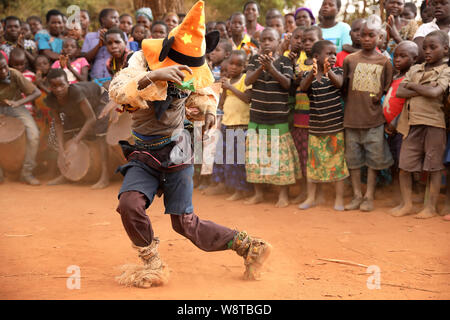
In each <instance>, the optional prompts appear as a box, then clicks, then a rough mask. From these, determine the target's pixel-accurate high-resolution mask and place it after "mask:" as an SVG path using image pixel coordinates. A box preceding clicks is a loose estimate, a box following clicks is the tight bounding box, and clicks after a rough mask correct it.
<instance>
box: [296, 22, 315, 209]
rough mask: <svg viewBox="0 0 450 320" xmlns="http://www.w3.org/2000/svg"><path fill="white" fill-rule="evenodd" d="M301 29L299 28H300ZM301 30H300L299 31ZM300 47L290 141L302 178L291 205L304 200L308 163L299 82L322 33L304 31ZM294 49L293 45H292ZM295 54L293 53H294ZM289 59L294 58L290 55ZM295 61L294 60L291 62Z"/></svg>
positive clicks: (305, 108)
mask: <svg viewBox="0 0 450 320" xmlns="http://www.w3.org/2000/svg"><path fill="white" fill-rule="evenodd" d="M300 28H301V27H300ZM300 30H301V29H300ZM297 32H299V31H297V29H296V30H295V31H294V33H293V35H292V39H291V40H292V41H295V38H296V37H297V36H298V34H297ZM300 32H301V31H300ZM301 40H302V43H301V46H302V48H303V50H304V51H302V53H300V56H299V58H298V60H297V61H296V62H295V63H294V65H295V67H294V73H295V76H294V81H293V83H292V86H293V87H295V88H292V89H293V90H292V91H295V93H294V94H295V107H294V125H293V128H292V129H291V135H292V139H294V143H295V147H296V149H297V152H298V157H299V161H300V167H301V170H302V176H303V178H302V179H301V181H300V190H301V192H300V194H299V195H298V197H297V198H295V199H294V200H293V203H295V204H298V203H300V202H301V201H302V199H304V195H305V192H306V166H307V162H308V126H309V98H308V95H307V94H306V93H305V92H302V91H301V90H300V81H301V79H302V76H303V73H304V72H307V71H311V70H312V68H313V55H312V47H313V45H314V44H315V43H316V42H317V41H320V40H322V31H321V30H320V28H319V27H317V26H312V27H309V28H306V29H304V31H303V33H302V39H301ZM292 47H293V48H294V49H295V47H296V45H295V43H293V44H292ZM294 52H295V51H294ZM290 58H291V59H292V58H295V56H294V55H293V54H292V52H291V54H290ZM293 61H295V60H293Z"/></svg>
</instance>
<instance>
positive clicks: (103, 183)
mask: <svg viewBox="0 0 450 320" xmlns="http://www.w3.org/2000/svg"><path fill="white" fill-rule="evenodd" d="M107 186H109V179H100V180H98V182H97V183H96V184H94V185H92V186H91V189H92V190H99V189H105V188H106V187H107Z"/></svg>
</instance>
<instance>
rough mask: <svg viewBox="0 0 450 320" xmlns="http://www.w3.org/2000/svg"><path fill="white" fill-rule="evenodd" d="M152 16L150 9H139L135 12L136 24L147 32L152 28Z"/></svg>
mask: <svg viewBox="0 0 450 320" xmlns="http://www.w3.org/2000/svg"><path fill="white" fill-rule="evenodd" d="M152 21H153V14H152V9H150V8H140V9H138V10H137V11H136V24H142V25H144V26H145V28H146V29H148V31H150V29H151V28H152Z"/></svg>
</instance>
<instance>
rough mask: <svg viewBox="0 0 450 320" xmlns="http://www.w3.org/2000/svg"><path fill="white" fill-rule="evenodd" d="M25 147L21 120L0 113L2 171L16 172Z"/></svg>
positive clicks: (25, 142)
mask: <svg viewBox="0 0 450 320" xmlns="http://www.w3.org/2000/svg"><path fill="white" fill-rule="evenodd" d="M26 147H27V140H26V135H25V126H24V125H23V123H22V121H20V120H19V119H18V118H13V117H7V116H3V115H0V167H1V168H2V169H3V171H5V172H10V173H17V172H19V171H20V170H21V169H22V165H23V160H24V159H25V152H26Z"/></svg>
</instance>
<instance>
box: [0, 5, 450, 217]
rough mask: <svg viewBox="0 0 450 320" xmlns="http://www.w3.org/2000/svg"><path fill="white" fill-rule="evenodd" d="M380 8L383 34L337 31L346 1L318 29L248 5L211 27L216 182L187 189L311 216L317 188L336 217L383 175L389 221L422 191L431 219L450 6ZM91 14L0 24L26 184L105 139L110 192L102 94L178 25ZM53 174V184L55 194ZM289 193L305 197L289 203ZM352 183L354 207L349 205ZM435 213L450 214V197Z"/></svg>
mask: <svg viewBox="0 0 450 320" xmlns="http://www.w3.org/2000/svg"><path fill="white" fill-rule="evenodd" d="M384 8H385V16H386V22H385V23H382V21H381V19H380V18H379V17H378V16H370V17H367V18H365V19H363V18H361V19H356V20H353V21H352V24H351V26H349V25H348V24H347V23H345V22H341V21H338V20H337V17H338V14H339V12H340V10H341V1H340V0H323V2H322V5H321V8H320V11H319V14H318V16H317V17H315V16H314V14H313V12H312V11H311V10H310V9H309V8H305V7H301V8H298V9H297V10H295V11H294V12H290V13H286V14H284V15H283V14H282V13H281V12H280V11H279V10H277V9H269V10H268V11H267V12H266V16H265V26H263V25H261V24H260V23H259V22H258V19H259V18H260V14H261V10H260V6H259V3H258V2H257V1H248V2H247V3H246V4H245V5H244V6H243V8H242V12H235V13H233V14H232V15H231V16H230V18H229V19H228V20H227V21H210V22H208V23H207V26H206V27H207V32H210V31H214V30H215V31H217V32H219V34H220V41H219V43H218V45H217V47H216V48H215V50H214V51H212V52H211V53H209V54H208V56H207V59H208V65H209V66H210V68H211V71H212V72H213V75H214V78H215V80H216V82H217V83H219V84H220V86H221V97H220V102H219V106H218V110H217V121H216V130H217V131H218V132H220V133H221V136H222V137H223V138H222V139H219V142H218V143H217V145H216V146H215V148H212V149H211V148H210V150H214V152H213V153H214V154H213V156H215V163H214V165H213V168H212V170H206V171H207V172H206V171H205V170H202V173H203V174H200V170H197V171H199V172H196V174H195V175H194V179H195V182H196V185H197V186H200V187H199V188H200V189H204V191H203V192H205V194H207V195H215V194H221V193H226V192H230V193H231V195H230V196H229V198H227V199H228V200H233V201H234V200H241V199H245V203H247V204H256V203H260V202H262V201H264V199H265V196H264V192H265V191H267V190H268V189H270V190H275V189H276V190H278V192H279V193H278V200H277V203H276V206H277V207H286V206H288V205H289V203H297V204H299V208H300V209H304V210H306V209H309V208H311V207H313V206H315V205H316V204H318V203H320V201H321V197H323V194H322V191H321V189H323V188H321V185H322V183H324V182H333V183H334V184H335V190H336V196H335V202H334V209H335V210H336V211H342V210H361V211H372V210H373V209H374V197H375V190H376V188H377V183H378V182H379V175H380V174H379V172H383V173H384V174H385V175H386V174H387V175H389V176H390V177H392V179H393V180H392V181H394V182H393V183H394V184H399V186H400V194H401V197H400V198H401V203H399V205H398V207H396V208H394V209H392V211H391V214H392V215H393V216H404V215H407V214H412V213H414V212H415V211H414V209H413V200H412V190H413V189H414V190H416V189H417V188H413V187H414V186H415V185H417V184H418V183H420V181H423V180H427V179H428V183H427V191H426V197H425V199H424V208H423V210H421V211H420V212H419V213H418V214H416V215H415V217H417V218H428V217H432V216H435V215H436V214H437V213H438V210H437V199H438V195H439V193H440V188H441V183H442V177H443V173H444V172H445V169H446V168H450V167H449V166H448V165H449V164H450V147H449V145H448V143H449V141H447V131H446V128H447V126H448V123H447V122H448V115H447V113H446V111H447V106H448V105H450V99H449V97H448V91H449V90H448V88H449V81H450V68H449V67H448V66H449V65H450V63H449V50H448V49H449V35H450V0H424V1H423V2H422V4H421V6H420V10H417V9H418V8H417V7H416V6H415V4H414V3H412V2H408V3H406V1H405V0H386V1H385V7H384ZM418 11H419V13H420V19H417V18H416V16H417V14H418ZM98 16H99V21H98V22H99V29H98V30H95V31H92V32H90V31H91V30H90V29H91V28H90V24H91V23H90V18H89V12H88V11H86V10H83V11H81V14H80V21H79V23H72V24H71V25H68V24H67V23H66V21H67V18H66V17H65V15H64V14H63V13H61V12H60V11H58V10H50V11H49V12H48V13H47V14H46V16H45V26H44V24H43V22H42V20H41V18H39V17H37V16H31V17H28V18H27V19H26V20H24V21H22V20H21V19H19V18H17V17H14V16H9V17H6V18H4V19H3V20H2V23H1V24H0V25H1V27H0V50H1V54H0V115H1V114H5V115H9V116H14V117H17V118H20V119H21V120H22V122H23V123H24V125H25V127H26V136H27V151H26V156H25V161H24V164H23V169H22V172H21V178H22V180H24V181H25V182H27V183H29V184H32V185H38V184H40V182H39V181H38V180H37V179H36V178H35V177H34V175H33V170H34V169H35V167H36V155H37V153H38V150H44V151H46V152H48V153H49V154H52V156H49V157H48V159H50V160H52V159H53V160H55V161H56V159H59V161H58V162H59V163H62V164H64V161H65V160H64V141H65V140H67V139H68V138H69V137H70V138H73V139H74V140H75V141H76V142H79V141H81V140H82V139H89V138H92V139H98V140H99V141H100V144H101V146H102V147H101V148H102V155H103V160H104V161H103V169H104V170H103V171H102V172H103V173H102V177H101V178H100V181H98V182H97V183H96V184H95V185H94V186H93V187H94V188H103V187H105V186H107V185H108V182H109V177H108V174H107V173H106V172H107V169H106V166H107V165H106V163H105V161H106V160H105V159H107V146H106V145H105V142H104V134H105V132H106V128H107V121H108V117H105V113H107V112H102V110H103V109H104V107H105V105H108V107H107V108H106V110H108V111H109V110H114V108H115V106H114V105H111V103H110V102H109V101H108V97H107V93H105V92H107V89H108V81H109V80H111V78H112V77H114V75H115V74H116V73H117V72H119V71H120V70H121V69H122V68H123V67H124V66H125V65H126V64H127V61H128V59H129V58H130V57H131V55H132V54H133V52H135V51H139V50H141V49H142V48H141V43H142V40H144V39H146V38H166V37H167V36H168V34H169V33H170V31H171V30H172V29H173V28H175V27H176V26H177V25H178V24H179V23H180V22H181V21H182V19H183V15H181V14H180V15H178V14H176V13H173V12H168V13H166V14H165V15H164V16H163V17H162V18H161V20H158V21H154V17H153V14H152V11H151V10H150V9H149V8H141V9H139V10H137V11H136V14H135V15H134V16H132V15H130V14H122V15H120V14H119V12H117V10H115V9H113V8H106V9H103V10H101V12H100V13H99V15H98ZM75 110H76V111H75ZM100 115H101V116H100ZM230 132H232V134H229V133H230ZM242 137H243V138H242ZM261 141H263V142H264V143H265V145H264V146H262V144H261ZM206 149H208V148H205V150H206ZM275 158H276V162H277V165H276V168H275V169H274V167H273V163H272V161H273V160H274V159H275ZM50 160H49V161H50ZM267 160H269V161H267ZM54 171H55V172H54V174H55V176H57V178H56V179H52V180H51V181H50V182H49V184H58V183H61V182H63V181H64V180H65V179H63V178H61V177H60V176H59V175H57V170H54ZM205 172H206V174H205ZM412 173H414V175H412ZM419 173H422V174H421V175H420V174H419ZM348 177H349V178H350V179H347V178H348ZM1 181H3V175H2V171H1V170H0V182H1ZM397 181H398V182H397ZM363 182H366V184H367V188H366V190H365V191H364V192H363V188H362V184H363ZM296 184H297V185H298V186H299V189H300V193H299V194H298V195H296V197H295V199H290V198H289V196H290V192H289V191H290V190H289V186H293V185H296ZM268 185H272V186H276V187H267V186H268ZM350 185H351V188H352V190H353V198H352V200H351V201H350V203H348V204H345V203H344V190H345V189H346V187H348V188H349V189H350ZM447 185H448V184H447ZM447 189H448V190H450V188H447ZM447 194H448V195H450V192H448V193H447ZM439 213H441V214H447V215H448V214H449V213H450V198H449V199H448V200H447V202H446V204H445V207H444V209H443V210H440V212H439ZM446 217H448V216H446Z"/></svg>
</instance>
